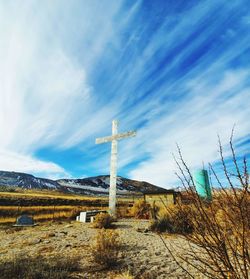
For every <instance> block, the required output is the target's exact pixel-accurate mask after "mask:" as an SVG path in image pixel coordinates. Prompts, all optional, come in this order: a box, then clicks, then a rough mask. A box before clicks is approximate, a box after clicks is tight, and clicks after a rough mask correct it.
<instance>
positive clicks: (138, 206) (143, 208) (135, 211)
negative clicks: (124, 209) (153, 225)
mask: <svg viewBox="0 0 250 279" xmlns="http://www.w3.org/2000/svg"><path fill="white" fill-rule="evenodd" d="M131 215H132V216H133V217H135V218H137V219H148V218H149V216H150V204H148V203H146V201H144V200H138V201H136V202H135V203H134V205H133V207H132V208H131Z"/></svg>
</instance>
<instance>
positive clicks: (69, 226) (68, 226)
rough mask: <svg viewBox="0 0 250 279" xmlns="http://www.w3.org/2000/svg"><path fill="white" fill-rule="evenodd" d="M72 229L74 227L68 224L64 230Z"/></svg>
mask: <svg viewBox="0 0 250 279" xmlns="http://www.w3.org/2000/svg"><path fill="white" fill-rule="evenodd" d="M72 227H73V225H71V224H68V225H66V226H65V227H64V228H65V229H66V228H72Z"/></svg>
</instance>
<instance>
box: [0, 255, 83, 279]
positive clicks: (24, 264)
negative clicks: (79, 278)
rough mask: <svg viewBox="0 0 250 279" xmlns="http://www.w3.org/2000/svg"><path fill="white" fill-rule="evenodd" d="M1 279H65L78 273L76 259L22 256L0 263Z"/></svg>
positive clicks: (77, 261) (77, 260)
mask: <svg viewBox="0 0 250 279" xmlns="http://www.w3.org/2000/svg"><path fill="white" fill-rule="evenodd" d="M0 270H1V279H13V278H15V279H65V278H73V277H71V275H72V272H74V271H79V270H80V268H79V259H78V258H63V257H61V255H60V256H55V257H53V258H45V257H42V256H39V257H37V258H28V257H26V256H23V255H19V256H16V257H14V258H13V259H12V260H8V261H6V262H1V263H0Z"/></svg>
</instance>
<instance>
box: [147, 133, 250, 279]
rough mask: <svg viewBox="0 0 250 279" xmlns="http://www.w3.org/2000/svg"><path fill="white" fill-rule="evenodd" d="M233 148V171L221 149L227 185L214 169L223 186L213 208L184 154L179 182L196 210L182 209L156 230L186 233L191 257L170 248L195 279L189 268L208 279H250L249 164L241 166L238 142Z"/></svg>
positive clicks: (215, 195) (172, 212)
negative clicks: (200, 190)
mask: <svg viewBox="0 0 250 279" xmlns="http://www.w3.org/2000/svg"><path fill="white" fill-rule="evenodd" d="M230 148H231V152H232V153H231V154H232V157H231V158H232V159H231V161H229V163H230V167H229V166H228V164H229V163H228V162H227V163H226V161H225V159H224V156H223V150H222V145H221V144H219V149H220V155H221V162H222V168H223V171H224V176H225V178H224V180H223V182H222V181H221V178H219V176H218V175H217V173H216V172H215V170H214V168H213V166H212V165H210V171H211V173H212V174H213V179H214V181H213V182H214V184H217V186H218V187H217V188H215V189H213V201H212V202H207V201H205V200H203V199H202V198H200V197H199V195H198V194H197V192H196V190H195V188H194V187H193V185H194V181H193V177H192V175H191V172H190V170H189V168H188V167H187V165H186V163H185V161H184V159H183V157H182V154H181V152H180V150H179V160H176V162H177V165H178V167H179V170H180V175H179V178H180V180H181V182H182V184H183V187H184V188H185V191H186V194H187V195H189V196H190V197H191V199H190V200H191V201H192V204H190V205H187V206H185V207H183V206H182V205H181V204H180V203H178V204H177V205H176V209H174V210H173V209H172V210H170V213H169V212H167V213H166V215H165V216H164V218H163V219H162V220H159V221H158V223H157V222H156V223H155V224H153V225H152V227H153V228H154V229H159V230H165V229H166V230H168V231H171V230H172V229H173V227H172V225H173V224H175V223H176V222H177V223H176V224H177V226H175V227H174V228H177V231H179V232H181V231H182V229H183V232H184V233H185V234H183V235H184V237H185V239H186V240H187V241H188V242H189V251H188V253H187V251H184V250H183V248H182V247H178V249H177V247H169V246H167V245H166V248H167V249H168V251H169V252H170V253H171V255H172V256H173V258H174V259H175V261H176V262H177V263H178V264H179V266H180V267H181V268H182V269H183V270H185V271H186V273H187V274H189V275H190V277H192V278H194V277H193V276H192V274H190V272H189V270H188V268H186V267H184V266H190V267H192V268H195V269H197V270H198V271H199V272H200V274H201V275H202V276H205V277H206V278H223V279H228V278H231V279H243V278H245V279H248V278H249V270H250V253H249V245H250V243H249V240H250V188H249V173H248V167H247V161H246V159H245V158H244V159H243V161H242V162H241V163H240V164H239V162H238V161H237V159H236V155H235V152H234V148H233V144H232V138H231V140H230ZM232 166H233V167H232ZM224 185H226V186H224ZM166 211H168V210H167V209H166ZM166 216H167V217H166ZM185 216H186V217H185ZM172 218H174V219H172ZM186 221H187V222H186ZM162 228H164V229H162ZM187 228H188V229H189V228H191V229H192V233H189V234H186V232H187V231H186V229H187ZM190 232H191V231H190ZM163 241H164V240H163ZM172 248H173V249H172ZM176 250H178V251H179V253H177V252H176ZM183 263H185V264H183ZM194 263H196V264H194Z"/></svg>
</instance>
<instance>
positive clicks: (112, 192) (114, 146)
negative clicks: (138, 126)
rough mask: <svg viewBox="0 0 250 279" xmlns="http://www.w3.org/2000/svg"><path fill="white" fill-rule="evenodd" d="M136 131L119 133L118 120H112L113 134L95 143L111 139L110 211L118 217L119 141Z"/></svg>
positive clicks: (134, 133)
mask: <svg viewBox="0 0 250 279" xmlns="http://www.w3.org/2000/svg"><path fill="white" fill-rule="evenodd" d="M135 136H136V132H135V131H129V132H126V133H121V134H118V121H117V120H113V121H112V136H108V137H104V138H97V139H96V141H95V143H96V144H100V143H107V142H110V141H111V160H110V188H109V213H110V214H111V215H112V216H114V217H116V177H117V143H118V142H117V141H118V140H121V139H124V138H128V137H135Z"/></svg>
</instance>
